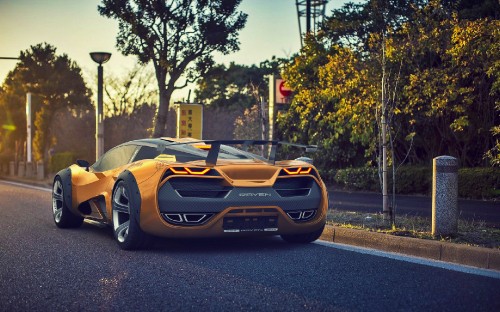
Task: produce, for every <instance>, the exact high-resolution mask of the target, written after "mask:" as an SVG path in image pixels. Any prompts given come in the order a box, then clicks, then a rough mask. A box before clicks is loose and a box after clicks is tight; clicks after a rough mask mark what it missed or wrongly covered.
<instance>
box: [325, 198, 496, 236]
mask: <svg viewBox="0 0 500 312" xmlns="http://www.w3.org/2000/svg"><path fill="white" fill-rule="evenodd" d="M329 195H330V208H331V209H337V210H342V211H358V212H369V213H377V212H382V195H381V194H377V193H368V192H347V191H336V190H330V191H329ZM391 199H392V197H389V200H391ZM458 212H459V217H460V218H461V219H466V220H469V221H472V220H474V221H485V223H486V224H488V225H489V226H494V227H497V228H500V202H499V201H497V202H494V201H481V200H468V199H459V200H458ZM396 214H397V215H409V216H420V217H426V218H431V216H432V198H431V197H429V196H415V195H396Z"/></svg>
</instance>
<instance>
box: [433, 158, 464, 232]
mask: <svg viewBox="0 0 500 312" xmlns="http://www.w3.org/2000/svg"><path fill="white" fill-rule="evenodd" d="M457 229H458V160H457V159H456V158H455V157H451V156H439V157H436V158H434V159H433V161H432V235H450V234H454V233H456V232H457Z"/></svg>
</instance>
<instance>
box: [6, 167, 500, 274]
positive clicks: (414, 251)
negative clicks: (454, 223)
mask: <svg viewBox="0 0 500 312" xmlns="http://www.w3.org/2000/svg"><path fill="white" fill-rule="evenodd" d="M1 179H3V180H6V181H12V182H17V183H25V184H30V185H35V186H39V187H44V188H48V189H50V188H51V186H52V180H51V179H46V180H43V181H35V180H30V179H24V178H18V177H8V176H0V180H1ZM321 239H322V240H325V241H328V242H334V243H340V244H347V245H354V246H360V247H365V248H371V249H378V250H383V251H388V252H395V253H400V254H405V255H410V256H415V257H422V258H428V259H433V260H440V261H445V262H452V263H457V264H463V265H469V266H474V267H478V268H483V269H491V270H497V271H500V249H492V248H484V247H473V246H467V245H464V244H455V243H449V242H439V241H434V240H427V239H419V238H412V237H403V236H395V235H390V234H384V233H376V232H369V231H364V230H354V229H348V228H342V227H334V226H327V227H326V228H325V230H324V231H323V234H322V235H321Z"/></svg>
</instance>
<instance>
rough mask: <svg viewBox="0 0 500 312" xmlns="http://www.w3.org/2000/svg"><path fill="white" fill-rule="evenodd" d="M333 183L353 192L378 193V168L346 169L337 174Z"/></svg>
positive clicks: (338, 171)
mask: <svg viewBox="0 0 500 312" xmlns="http://www.w3.org/2000/svg"><path fill="white" fill-rule="evenodd" d="M333 181H334V182H335V183H336V184H338V185H340V186H341V187H345V188H348V189H351V190H364V191H378V190H380V183H379V178H378V171H377V168H372V167H362V168H346V169H339V170H337V172H336V173H335V176H334V178H333Z"/></svg>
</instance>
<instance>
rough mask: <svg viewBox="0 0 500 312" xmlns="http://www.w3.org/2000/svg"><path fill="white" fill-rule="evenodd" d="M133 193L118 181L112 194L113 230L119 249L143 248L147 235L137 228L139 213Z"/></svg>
mask: <svg viewBox="0 0 500 312" xmlns="http://www.w3.org/2000/svg"><path fill="white" fill-rule="evenodd" d="M133 196H134V195H133V193H132V192H131V191H130V190H129V188H128V187H127V184H126V183H125V181H119V182H118V184H117V185H116V187H115V190H114V192H113V204H112V205H113V230H114V235H115V239H116V241H117V242H118V245H119V246H120V248H121V249H124V250H132V249H140V248H141V247H145V245H146V242H147V241H148V235H147V234H146V233H144V232H143V231H142V229H141V228H140V226H139V211H138V207H137V206H136V205H135V204H134V203H136V201H135V200H134V198H133Z"/></svg>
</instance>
